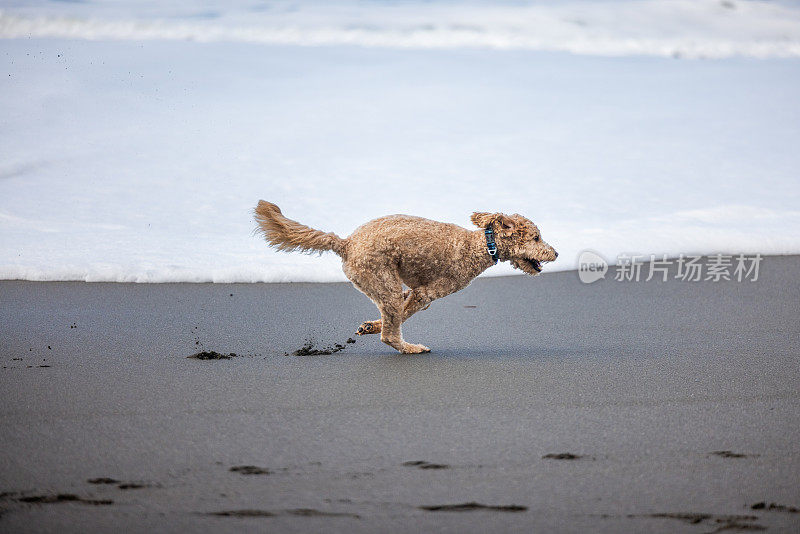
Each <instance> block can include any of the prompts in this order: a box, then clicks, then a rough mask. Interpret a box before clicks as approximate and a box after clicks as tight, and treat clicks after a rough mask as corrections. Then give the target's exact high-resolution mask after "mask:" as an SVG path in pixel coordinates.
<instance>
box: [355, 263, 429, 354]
mask: <svg viewBox="0 0 800 534" xmlns="http://www.w3.org/2000/svg"><path fill="white" fill-rule="evenodd" d="M374 272H375V271H373V273H374ZM377 272H380V273H382V274H383V276H380V277H379V276H375V275H374V274H370V275H368V276H364V271H363V270H359V271H356V272H352V271H351V272H348V271H347V270H346V271H345V274H347V275H348V277H349V278H350V280H351V281H352V282H353V284H354V285H355V286H356V288H358V289H359V290H360V291H361V292H363V293H364V294H365V295H366V296H368V297H369V298H370V300H372V302H374V303H375V305H376V306H377V307H378V310H379V311H380V312H381V319H380V324H381V341H383V342H384V343H386V344H387V345H389V346H391V347H393V348H395V349H397V350H398V351H400V352H402V353H403V354H418V353H420V352H430V350H431V349H429V348H428V347H426V346H425V345H415V344H413V343H407V342H406V341H404V340H403V334H402V331H401V326H402V324H403V319H404V316H403V314H404V300H403V286H402V284H401V282H400V277H399V276H398V275H397V274H396V273H394V272H390V271H389V269H386V270H379V271H377Z"/></svg>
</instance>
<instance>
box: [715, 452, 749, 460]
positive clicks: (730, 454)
mask: <svg viewBox="0 0 800 534" xmlns="http://www.w3.org/2000/svg"><path fill="white" fill-rule="evenodd" d="M710 454H713V455H714V456H719V457H720V458H758V455H757V454H742V453H739V452H733V451H714V452H712V453H710Z"/></svg>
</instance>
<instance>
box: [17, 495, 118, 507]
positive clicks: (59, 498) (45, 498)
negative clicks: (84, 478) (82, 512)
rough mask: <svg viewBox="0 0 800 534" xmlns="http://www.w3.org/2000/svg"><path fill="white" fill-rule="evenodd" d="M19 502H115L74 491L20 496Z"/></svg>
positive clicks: (93, 503) (102, 503)
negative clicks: (80, 495)
mask: <svg viewBox="0 0 800 534" xmlns="http://www.w3.org/2000/svg"><path fill="white" fill-rule="evenodd" d="M17 500H18V501H19V502H26V503H32V504H56V503H64V502H77V503H81V504H92V505H105V504H114V501H112V500H111V499H84V498H83V497H79V496H77V495H73V494H72V493H57V494H55V495H30V496H28V497H20V498H19V499H17Z"/></svg>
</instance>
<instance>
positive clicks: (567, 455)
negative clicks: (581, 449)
mask: <svg viewBox="0 0 800 534" xmlns="http://www.w3.org/2000/svg"><path fill="white" fill-rule="evenodd" d="M542 458H543V459H545V460H580V459H581V458H583V456H581V455H580V454H572V453H571V452H559V453H550V454H545V455H544V456H542Z"/></svg>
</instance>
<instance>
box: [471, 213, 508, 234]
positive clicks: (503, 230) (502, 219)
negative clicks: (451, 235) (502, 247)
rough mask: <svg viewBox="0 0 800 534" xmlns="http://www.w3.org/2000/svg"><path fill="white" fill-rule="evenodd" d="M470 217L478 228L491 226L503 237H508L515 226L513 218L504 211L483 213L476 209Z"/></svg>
mask: <svg viewBox="0 0 800 534" xmlns="http://www.w3.org/2000/svg"><path fill="white" fill-rule="evenodd" d="M470 219H472V223H473V224H474V225H475V226H477V227H478V228H484V229H485V228H489V227H490V226H493V227H494V231H495V232H497V234H498V235H501V236H503V237H508V236H510V235H511V234H513V233H514V229H515V228H516V227H517V225H516V223H515V222H514V219H512V218H511V217H509V216H508V215H506V214H504V213H485V212H482V211H476V212H475V213H473V214H472V217H470Z"/></svg>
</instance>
